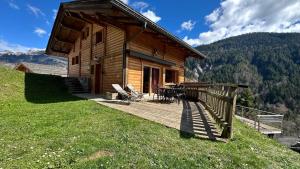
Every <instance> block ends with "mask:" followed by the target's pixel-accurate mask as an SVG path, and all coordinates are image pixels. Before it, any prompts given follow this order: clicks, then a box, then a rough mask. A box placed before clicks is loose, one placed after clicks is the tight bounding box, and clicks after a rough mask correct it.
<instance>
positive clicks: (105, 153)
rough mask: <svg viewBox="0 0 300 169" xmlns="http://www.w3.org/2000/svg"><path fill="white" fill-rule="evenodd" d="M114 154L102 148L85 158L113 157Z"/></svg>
mask: <svg viewBox="0 0 300 169" xmlns="http://www.w3.org/2000/svg"><path fill="white" fill-rule="evenodd" d="M112 156H113V153H112V152H109V151H104V150H100V151H97V152H95V153H93V154H92V155H90V156H89V157H87V158H85V160H96V159H99V158H102V157H112Z"/></svg>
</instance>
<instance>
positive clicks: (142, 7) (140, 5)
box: [131, 1, 149, 11]
mask: <svg viewBox="0 0 300 169" xmlns="http://www.w3.org/2000/svg"><path fill="white" fill-rule="evenodd" d="M131 6H132V7H133V8H135V9H137V10H139V11H144V10H145V9H146V8H148V7H149V4H147V3H146V2H142V1H137V2H134V3H133V4H132V5H131Z"/></svg>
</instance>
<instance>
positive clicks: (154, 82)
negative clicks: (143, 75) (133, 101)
mask: <svg viewBox="0 0 300 169" xmlns="http://www.w3.org/2000/svg"><path fill="white" fill-rule="evenodd" d="M158 84H159V69H157V68H152V79H151V87H152V92H154V91H155V90H156V89H157V88H158Z"/></svg>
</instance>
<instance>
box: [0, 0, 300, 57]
mask: <svg viewBox="0 0 300 169" xmlns="http://www.w3.org/2000/svg"><path fill="white" fill-rule="evenodd" d="M65 1H68V0H0V19H1V26H0V51H3V50H11V51H20V52H24V51H27V50H30V49H45V48H46V45H47V42H48V39H49V36H50V32H51V29H52V26H53V23H54V20H55V16H56V13H57V9H58V7H59V4H60V3H61V2H65ZM122 1H123V2H124V3H126V4H128V5H129V6H131V7H132V8H134V9H135V10H136V11H138V12H140V13H142V14H143V15H145V16H146V17H148V18H149V19H151V20H152V21H153V22H156V23H157V24H159V25H160V26H162V27H163V28H165V29H166V30H168V31H169V32H171V33H172V34H174V35H175V36H177V37H178V38H180V39H183V40H184V41H186V42H187V43H189V44H190V45H192V46H198V45H202V44H209V43H212V42H215V41H218V40H221V39H224V38H228V37H232V36H237V35H241V34H245V33H251V32H300V0H184V1H183V0H122Z"/></svg>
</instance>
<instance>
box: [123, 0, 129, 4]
mask: <svg viewBox="0 0 300 169" xmlns="http://www.w3.org/2000/svg"><path fill="white" fill-rule="evenodd" d="M121 1H122V2H124V3H125V4H128V3H129V0H121Z"/></svg>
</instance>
